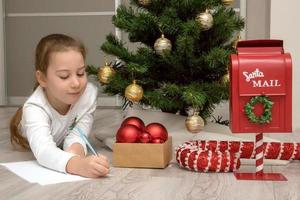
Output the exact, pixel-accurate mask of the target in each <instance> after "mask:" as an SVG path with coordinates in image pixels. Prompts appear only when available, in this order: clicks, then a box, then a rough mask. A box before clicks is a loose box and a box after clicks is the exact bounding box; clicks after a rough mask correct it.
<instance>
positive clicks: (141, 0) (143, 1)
mask: <svg viewBox="0 0 300 200" xmlns="http://www.w3.org/2000/svg"><path fill="white" fill-rule="evenodd" d="M139 4H141V5H143V6H148V5H150V4H151V0H139Z"/></svg>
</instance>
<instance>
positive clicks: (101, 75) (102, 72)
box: [98, 62, 115, 84]
mask: <svg viewBox="0 0 300 200" xmlns="http://www.w3.org/2000/svg"><path fill="white" fill-rule="evenodd" d="M114 74H115V70H114V69H113V68H112V67H111V66H109V65H108V64H107V62H105V65H104V66H103V67H100V68H99V71H98V79H99V81H100V82H101V83H103V84H108V83H109V82H110V80H111V78H112V76H113V75H114Z"/></svg>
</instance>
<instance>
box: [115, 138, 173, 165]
mask: <svg viewBox="0 0 300 200" xmlns="http://www.w3.org/2000/svg"><path fill="white" fill-rule="evenodd" d="M171 159H172V137H169V138H168V140H167V141H166V142H165V143H162V144H152V143H114V145H113V160H112V164H113V166H114V167H141V168H165V167H166V166H167V165H168V164H169V162H170V160H171Z"/></svg>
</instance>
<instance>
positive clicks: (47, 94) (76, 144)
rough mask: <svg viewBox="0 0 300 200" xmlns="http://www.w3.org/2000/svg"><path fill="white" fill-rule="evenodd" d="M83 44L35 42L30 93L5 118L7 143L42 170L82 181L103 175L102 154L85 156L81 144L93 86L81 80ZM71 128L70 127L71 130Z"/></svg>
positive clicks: (58, 39)
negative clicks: (28, 152)
mask: <svg viewBox="0 0 300 200" xmlns="http://www.w3.org/2000/svg"><path fill="white" fill-rule="evenodd" d="M85 56H86V51H85V48H84V46H83V45H82V44H81V43H80V42H79V41H77V40H75V39H73V38H71V37H69V36H66V35H62V34H51V35H48V36H46V37H44V38H42V39H41V41H40V42H39V44H38V45H37V48H36V55H35V68H36V70H35V76H36V80H37V84H36V89H35V91H34V92H33V94H32V95H31V96H30V98H29V99H28V100H27V101H26V102H25V104H24V105H23V107H22V108H20V109H19V110H18V111H17V113H16V114H15V116H14V117H13V118H12V120H11V124H10V130H11V142H12V144H18V145H20V146H22V147H25V148H28V147H30V148H31V150H32V152H33V154H34V156H35V157H36V159H37V162H38V163H39V164H41V165H43V166H45V167H47V168H50V169H53V170H57V171H60V172H67V173H71V174H77V175H80V176H85V177H91V178H95V177H100V176H105V175H106V174H107V173H108V171H109V165H108V161H107V158H106V157H104V156H99V157H98V156H86V153H87V148H86V144H85V142H84V141H83V140H82V139H81V137H80V136H79V135H78V132H76V130H78V129H80V130H81V131H82V132H84V134H85V135H86V136H88V134H89V132H90V130H91V128H92V123H93V113H94V111H95V109H96V98H97V88H96V87H95V86H93V85H92V84H90V83H88V82H87V76H86V72H85ZM74 126H76V127H77V128H76V129H72V128H73V127H74Z"/></svg>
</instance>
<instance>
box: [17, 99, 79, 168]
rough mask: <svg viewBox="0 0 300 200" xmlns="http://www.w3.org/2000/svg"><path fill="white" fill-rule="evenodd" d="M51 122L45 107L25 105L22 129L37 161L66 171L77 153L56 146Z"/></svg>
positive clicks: (48, 166)
mask: <svg viewBox="0 0 300 200" xmlns="http://www.w3.org/2000/svg"><path fill="white" fill-rule="evenodd" d="M50 124H51V120H50V118H49V116H48V115H47V114H46V112H45V111H44V109H43V108H41V107H39V106H36V105H32V104H30V105H28V104H27V105H26V106H24V107H23V116H22V131H23V132H24V134H25V135H26V137H27V139H28V142H29V145H30V148H31V150H32V152H33V154H34V156H35V158H36V159H37V162H38V163H39V164H40V165H42V166H45V167H47V168H50V169H53V170H56V171H60V172H66V165H67V163H68V161H69V160H70V159H71V158H72V157H74V156H76V155H75V154H73V153H70V152H66V151H63V150H61V149H60V148H58V147H57V146H56V143H55V142H54V140H53V137H52V135H51V128H50Z"/></svg>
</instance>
